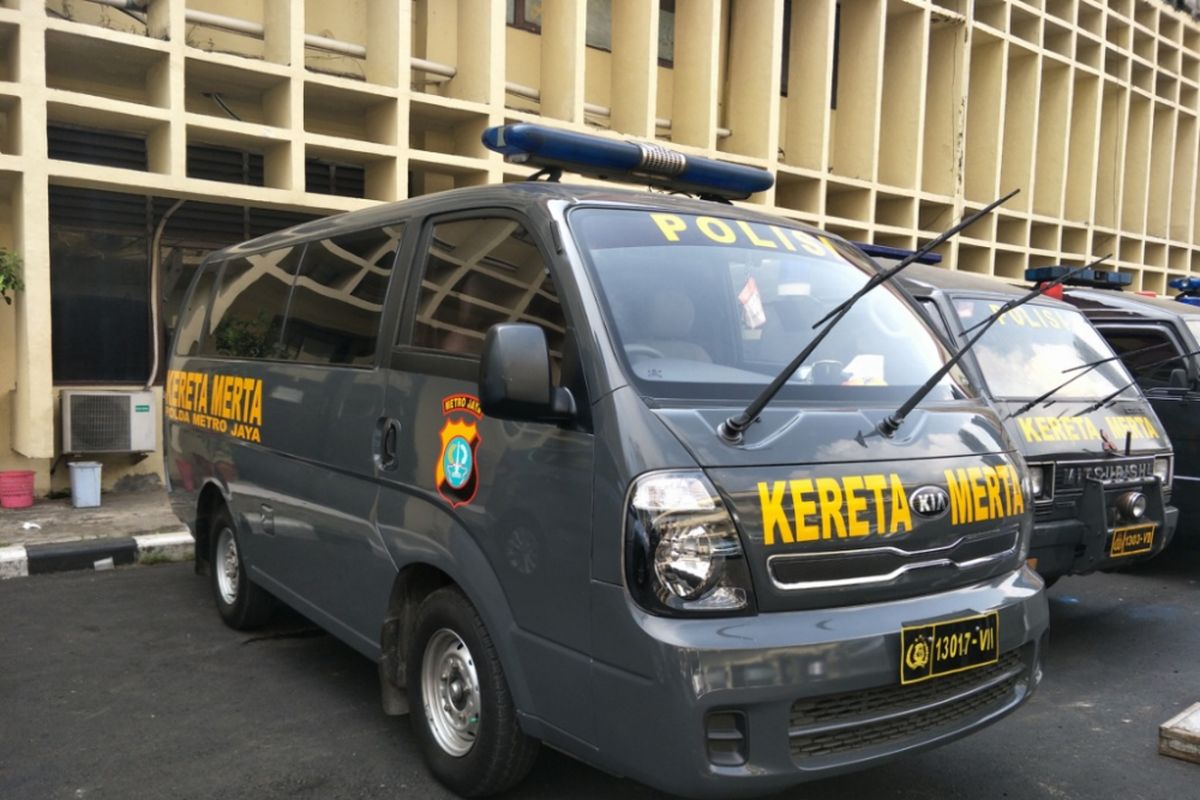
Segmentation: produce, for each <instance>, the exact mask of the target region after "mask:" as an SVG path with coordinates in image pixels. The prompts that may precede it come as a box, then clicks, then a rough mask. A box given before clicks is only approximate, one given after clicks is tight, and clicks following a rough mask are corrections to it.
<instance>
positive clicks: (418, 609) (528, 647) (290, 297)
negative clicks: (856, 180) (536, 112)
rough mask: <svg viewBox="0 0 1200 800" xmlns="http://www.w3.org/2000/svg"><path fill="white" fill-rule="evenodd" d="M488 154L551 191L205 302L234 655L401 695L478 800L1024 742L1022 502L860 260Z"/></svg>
mask: <svg viewBox="0 0 1200 800" xmlns="http://www.w3.org/2000/svg"><path fill="white" fill-rule="evenodd" d="M485 141H486V142H487V143H488V144H489V145H490V146H491V147H493V148H495V149H498V150H500V151H502V152H504V153H505V154H506V155H507V156H508V157H509V158H510V159H511V160H514V161H523V162H526V163H528V164H530V165H533V166H540V167H544V168H546V169H545V176H546V177H548V178H549V179H550V180H546V181H527V182H524V183H516V184H509V185H505V186H498V187H482V188H474V189H465V190H457V191H452V192H445V193H441V194H436V195H431V196H426V197H420V198H416V199H413V200H408V201H405V202H401V203H396V204H391V205H386V206H381V207H377V208H372V209H368V210H364V211H358V212H354V213H350V214H345V215H341V216H338V217H333V218H330V219H326V220H321V221H317V222H312V223H307V224H304V225H300V226H298V227H296V228H292V229H289V230H286V231H282V232H279V233H276V234H271V235H269V236H264V237H261V238H259V239H256V240H253V241H250V242H247V243H245V244H242V245H238V246H235V247H231V248H228V249H226V250H223V251H220V252H218V253H215V254H213V255H212V256H210V257H209V258H208V259H207V261H206V262H205V264H204V265H203V267H202V268H201V270H200V271H199V274H198V275H197V277H196V279H195V281H194V282H193V284H192V288H191V290H190V294H189V300H188V301H187V303H186V307H185V310H184V312H183V314H182V316H181V321H180V324H179V328H178V332H177V334H176V338H175V342H174V346H173V355H172V357H171V363H170V373H169V377H168V380H167V386H166V394H165V404H166V409H167V422H166V426H167V428H166V443H167V451H168V472H169V478H170V482H171V487H172V497H173V500H174V502H175V505H176V508H177V509H178V511H179V513H180V514H181V516H182V517H183V518H184V519H186V520H187V521H188V522H189V524H190V525H191V526H192V529H193V531H194V533H195V536H196V554H197V567H198V569H199V570H200V571H202V572H205V573H207V574H208V575H209V576H210V580H211V583H212V589H213V593H214V597H215V601H216V605H217V608H218V610H219V612H220V614H221V616H222V617H223V618H224V619H225V621H226V622H227V623H228V624H230V625H231V626H233V627H235V628H246V627H251V626H254V625H257V624H261V623H262V622H264V621H265V620H266V619H267V618H268V617H269V615H270V612H271V609H272V606H273V604H274V603H276V602H282V603H285V604H287V605H289V606H291V607H293V608H295V609H296V610H298V611H300V612H301V613H302V614H304V615H305V616H307V617H309V618H310V619H312V620H313V621H314V622H316V623H317V624H319V625H321V626H322V627H324V628H325V629H327V630H328V631H330V632H331V633H333V634H334V635H335V636H337V637H338V638H340V639H341V640H343V641H344V642H346V643H347V644H348V645H350V646H351V647H353V648H355V649H356V650H358V651H360V652H361V653H362V654H363V655H365V656H366V657H368V658H370V659H372V660H373V661H375V662H377V664H378V665H379V676H380V685H381V689H382V695H383V700H384V706H385V709H386V710H387V711H389V712H390V713H403V712H404V711H405V710H406V709H407V710H410V711H411V716H412V722H413V726H414V729H415V731H416V734H417V739H418V741H419V743H420V746H421V749H422V751H423V754H424V756H425V759H426V761H427V763H428V765H429V766H430V768H431V770H432V771H433V772H434V774H435V775H436V776H437V777H438V778H439V779H440V780H441V781H442V782H444V783H445V784H446V785H447V786H449V787H450V788H452V789H453V790H455V791H457V792H459V793H461V794H464V795H481V794H487V793H491V792H496V791H500V790H503V789H505V788H507V787H509V786H512V785H514V784H515V783H516V782H518V781H519V780H520V779H521V778H522V777H523V776H524V775H525V773H526V772H527V771H528V770H529V768H530V766H531V764H532V762H533V758H534V755H535V754H536V752H537V747H538V744H539V743H544V744H546V745H548V746H550V747H553V748H555V749H557V750H560V751H563V752H566V753H569V754H571V755H573V756H575V757H577V758H579V759H581V760H583V761H586V762H588V763H590V764H593V765H596V766H597V767H600V768H603V769H605V770H608V771H610V772H613V773H615V774H619V775H625V776H629V777H632V778H635V779H637V780H639V781H642V782H644V783H647V784H650V785H652V786H655V787H658V788H661V789H664V790H667V791H671V792H675V793H680V794H685V795H690V796H731V795H748V794H756V793H765V792H769V791H775V790H778V789H782V788H786V787H788V786H791V785H793V784H796V783H798V782H801V781H805V780H810V779H814V778H819V777H823V776H828V775H832V774H836V773H841V772H845V771H848V770H854V769H860V768H863V767H866V766H869V765H871V764H875V763H878V762H880V761H883V760H885V759H888V758H893V757H896V756H899V755H902V754H906V753H911V752H914V751H917V750H920V749H923V748H928V747H931V746H933V745H937V744H940V743H943V742H947V741H949V740H952V739H954V738H956V737H959V736H962V735H964V734H967V733H970V732H972V731H975V730H978V729H979V728H981V727H983V726H986V725H988V724H990V723H992V722H994V721H996V720H998V719H999V718H1000V717H1002V716H1004V715H1005V714H1007V713H1009V712H1011V711H1012V710H1013V709H1015V708H1016V707H1017V706H1019V705H1020V704H1021V703H1022V702H1024V701H1025V700H1026V699H1027V698H1028V697H1029V696H1030V693H1031V692H1032V691H1033V690H1034V688H1035V687H1036V685H1037V684H1038V682H1039V681H1040V679H1041V674H1042V666H1041V665H1042V658H1043V650H1044V637H1045V633H1046V628H1047V617H1048V614H1047V608H1046V601H1045V597H1044V594H1043V591H1042V581H1041V580H1040V579H1039V578H1038V577H1037V575H1036V574H1034V572H1033V571H1032V570H1030V569H1029V568H1028V566H1027V564H1026V557H1027V553H1028V549H1029V543H1030V534H1031V531H1032V522H1033V497H1032V495H1031V494H1030V490H1029V474H1028V471H1027V469H1026V467H1025V464H1024V461H1023V460H1022V459H1021V458H1020V456H1019V455H1017V453H1016V452H1015V451H1014V448H1013V445H1012V443H1011V441H1010V439H1009V437H1008V436H1007V435H1006V433H1005V430H1004V426H1003V424H1002V423H1001V421H1000V420H999V419H998V418H997V416H996V414H995V413H994V412H993V411H992V410H991V409H990V408H989V406H988V404H987V403H986V401H985V400H984V399H982V397H981V395H980V392H979V388H978V386H977V385H976V384H975V382H974V381H973V380H972V378H971V377H970V376H969V374H968V373H964V372H962V371H960V370H958V369H957V368H956V367H955V366H954V364H953V361H952V358H951V353H950V352H949V351H948V350H947V349H946V348H945V347H944V345H943V344H942V342H941V340H940V339H939V338H938V336H937V335H936V334H935V333H934V332H933V331H932V330H931V329H930V328H929V327H928V326H927V323H926V322H925V321H924V320H923V318H922V316H921V314H920V312H919V310H918V309H917V307H916V306H915V305H914V304H913V302H912V301H911V300H910V299H908V298H907V297H906V296H905V295H904V294H903V293H902V292H900V291H899V290H898V289H897V288H896V287H895V286H893V285H891V283H890V282H887V281H884V280H883V279H882V276H881V273H880V270H879V268H878V266H877V265H876V264H874V263H873V262H872V261H871V260H870V259H868V258H867V257H865V256H864V255H863V254H862V253H861V251H859V250H858V249H856V248H855V247H853V246H852V245H850V244H848V243H846V242H845V241H843V240H841V239H840V238H838V237H836V236H833V235H830V234H827V233H823V232H821V231H819V230H815V229H811V228H807V227H803V226H800V225H797V224H795V223H794V222H791V221H788V220H785V219H782V218H779V217H775V216H771V215H768V214H765V213H761V212H758V211H755V210H751V209H746V208H737V207H734V206H732V205H730V204H728V203H727V202H724V201H725V200H727V199H728V198H734V199H736V198H744V197H747V196H749V195H750V194H752V193H753V192H757V191H762V190H764V189H767V188H769V186H770V183H771V178H770V176H769V175H768V174H767V173H764V172H762V171H761V170H756V169H751V168H747V167H740V166H735V165H729V164H721V163H719V162H714V161H709V160H706V159H701V158H693V157H690V156H689V157H687V158H684V157H683V156H682V155H680V154H678V153H675V152H673V151H670V150H665V149H663V148H660V147H657V146H653V145H639V144H633V143H628V142H618V141H615V140H612V139H603V138H598V137H591V136H586V135H582V134H575V133H564V132H558V131H553V130H550V129H547V128H540V127H537V126H530V125H512V126H506V127H504V128H494V129H490V130H489V131H488V132H487V133H486V134H485ZM564 167H565V168H569V169H574V170H576V171H579V172H582V173H585V174H590V175H593V176H601V175H607V176H614V177H625V178H628V179H632V180H639V181H641V182H642V183H645V184H651V185H655V186H659V187H662V188H668V189H672V190H676V191H686V192H691V193H693V194H697V195H699V196H701V197H703V198H705V199H687V198H683V197H678V196H669V195H666V194H661V193H659V194H651V193H646V192H634V191H624V190H617V189H610V188H606V187H586V186H567V185H563V184H561V183H558V182H556V181H555V180H554V178H556V177H557V173H558V170H559V168H564ZM823 317H825V318H826V320H825V321H824V322H823V323H820V324H817V323H819V322H820V321H821V320H822V318H823ZM814 325H816V327H814Z"/></svg>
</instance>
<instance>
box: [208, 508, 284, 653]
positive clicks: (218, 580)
mask: <svg viewBox="0 0 1200 800" xmlns="http://www.w3.org/2000/svg"><path fill="white" fill-rule="evenodd" d="M208 540H209V541H210V542H212V552H211V553H210V554H209V570H208V572H209V576H210V578H211V581H212V592H213V599H214V600H215V601H216V603H217V611H218V612H219V613H220V615H221V619H223V620H225V624H226V625H228V626H229V627H231V628H233V629H234V630H238V631H247V630H252V629H254V628H258V627H261V626H262V625H264V624H265V623H266V622H267V621H268V620H270V619H271V615H272V614H273V613H274V611H275V598H273V597H271V595H269V594H267V593H266V591H264V590H263V589H262V588H261V587H259V586H258V585H257V584H255V583H253V582H251V581H250V579H249V578H248V577H247V576H246V567H245V563H244V562H243V561H242V556H241V550H239V548H238V541H237V526H236V525H234V524H233V517H231V516H230V515H229V509H227V508H225V507H221V509H220V510H218V511H217V512H216V513H215V514H213V517H212V526H211V527H210V528H209V536H208Z"/></svg>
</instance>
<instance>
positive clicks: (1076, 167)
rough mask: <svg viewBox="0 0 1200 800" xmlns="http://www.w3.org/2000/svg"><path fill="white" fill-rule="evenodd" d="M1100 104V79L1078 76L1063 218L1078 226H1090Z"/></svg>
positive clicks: (1074, 97)
mask: <svg viewBox="0 0 1200 800" xmlns="http://www.w3.org/2000/svg"><path fill="white" fill-rule="evenodd" d="M1099 103H1100V79H1099V78H1098V77H1096V76H1095V75H1088V74H1087V73H1083V72H1079V71H1076V72H1075V91H1074V94H1073V95H1072V97H1071V121H1070V127H1069V130H1068V137H1069V138H1068V144H1067V176H1068V177H1067V180H1066V204H1065V207H1064V216H1065V217H1066V218H1067V219H1069V220H1073V221H1075V222H1090V219H1089V218H1090V216H1091V206H1092V183H1093V181H1094V180H1095V176H1096V158H1095V152H1094V150H1095V147H1096V124H1097V120H1096V112H1097V110H1098V105H1099Z"/></svg>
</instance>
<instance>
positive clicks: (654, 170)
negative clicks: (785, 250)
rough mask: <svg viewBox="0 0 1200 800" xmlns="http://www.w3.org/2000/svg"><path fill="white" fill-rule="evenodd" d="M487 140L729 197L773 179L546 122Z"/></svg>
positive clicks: (595, 169) (506, 129)
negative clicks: (557, 126) (576, 131)
mask: <svg viewBox="0 0 1200 800" xmlns="http://www.w3.org/2000/svg"><path fill="white" fill-rule="evenodd" d="M483 144H484V146H485V147H487V148H488V149H489V150H494V151H496V152H497V153H502V154H503V155H504V156H505V158H506V159H507V160H508V161H510V162H512V163H516V164H529V165H531V166H536V167H551V168H558V169H564V170H567V171H569V172H576V173H579V174H580V175H588V176H590V177H595V178H602V179H617V180H623V181H627V182H632V183H641V184H650V185H653V186H659V187H662V188H666V189H673V190H676V191H683V192H693V193H697V194H708V195H715V196H717V197H723V198H727V199H730V200H742V199H745V198H747V197H749V196H750V195H752V194H754V193H755V192H763V191H766V190H767V189H770V188H771V187H772V186H773V185H774V184H775V178H774V176H772V175H771V173H769V172H767V171H766V170H763V169H758V168H756V167H747V166H743V165H741V164H730V163H728V162H725V161H717V160H715V159H711V158H702V157H700V156H689V155H684V154H683V153H680V152H679V151H677V150H672V149H670V148H667V147H663V146H662V145H659V144H652V143H643V142H622V141H617V140H614V139H608V138H605V137H602V136H592V135H590V134H586V133H575V132H574V131H563V130H558V129H557V128H549V127H546V126H545V125H532V124H529V123H517V124H514V125H500V126H496V127H492V128H488V129H487V130H485V131H484V132H483Z"/></svg>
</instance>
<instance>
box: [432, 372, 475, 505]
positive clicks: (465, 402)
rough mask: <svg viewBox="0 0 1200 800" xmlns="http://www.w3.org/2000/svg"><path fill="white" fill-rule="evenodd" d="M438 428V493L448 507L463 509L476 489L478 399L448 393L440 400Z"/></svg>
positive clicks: (473, 496)
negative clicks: (440, 413) (439, 449)
mask: <svg viewBox="0 0 1200 800" xmlns="http://www.w3.org/2000/svg"><path fill="white" fill-rule="evenodd" d="M442 417H443V418H444V420H445V421H444V422H443V423H442V429H441V430H440V431H439V432H438V439H439V441H440V444H441V451H440V454H439V455H438V459H437V470H436V475H435V478H436V481H437V490H438V494H440V495H441V496H442V497H444V498H446V502H448V503H449V504H450V507H451V508H458V507H459V506H465V505H467V504H468V503H470V502H471V501H472V500H474V499H475V493H476V492H477V491H478V490H479V464H478V461H477V460H476V454H477V452H478V450H479V443H480V441H482V440H481V439H480V438H479V425H478V421H479V420H480V419H482V417H483V409H482V408H481V407H480V405H479V398H477V397H475V396H473V395H469V394H452V395H449V396H447V397H444V398H442Z"/></svg>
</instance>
